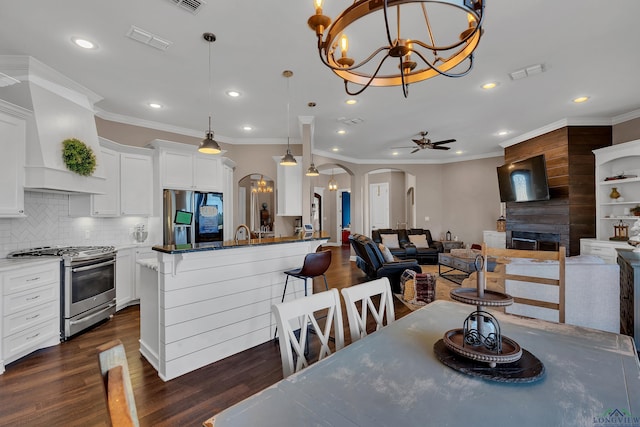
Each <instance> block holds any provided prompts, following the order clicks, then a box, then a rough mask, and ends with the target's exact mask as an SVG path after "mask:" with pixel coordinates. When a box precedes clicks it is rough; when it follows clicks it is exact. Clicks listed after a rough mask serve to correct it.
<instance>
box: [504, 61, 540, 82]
mask: <svg viewBox="0 0 640 427" xmlns="http://www.w3.org/2000/svg"><path fill="white" fill-rule="evenodd" d="M544 71H546V67H545V66H544V64H536V65H531V66H529V67H526V68H522V69H520V70H516V71H513V72H511V73H509V77H511V80H520V79H524V78H525V77H531V76H533V75H535V74H540V73H542V72H544Z"/></svg>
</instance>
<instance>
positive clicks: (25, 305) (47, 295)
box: [3, 282, 60, 316]
mask: <svg viewBox="0 0 640 427" xmlns="http://www.w3.org/2000/svg"><path fill="white" fill-rule="evenodd" d="M59 293H60V288H59V285H58V283H57V282H56V283H51V284H49V285H45V286H41V287H39V288H35V289H30V290H28V291H23V292H19V293H15V294H11V295H6V296H5V297H4V298H3V308H4V315H5V316H7V315H11V314H14V313H18V312H20V311H22V310H27V309H29V308H33V307H37V306H39V305H41V304H44V303H46V302H49V301H57V300H58V295H59Z"/></svg>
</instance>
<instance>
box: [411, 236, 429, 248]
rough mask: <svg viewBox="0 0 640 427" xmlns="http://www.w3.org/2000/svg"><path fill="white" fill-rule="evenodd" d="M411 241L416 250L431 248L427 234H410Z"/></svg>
mask: <svg viewBox="0 0 640 427" xmlns="http://www.w3.org/2000/svg"><path fill="white" fill-rule="evenodd" d="M409 241H410V242H411V243H413V244H414V245H415V247H416V248H428V247H429V242H427V235H426V234H409Z"/></svg>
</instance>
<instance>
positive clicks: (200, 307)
mask: <svg viewBox="0 0 640 427" xmlns="http://www.w3.org/2000/svg"><path fill="white" fill-rule="evenodd" d="M324 241H325V240H291V241H284V242H279V243H277V244H269V245H256V246H251V245H238V246H234V247H225V248H217V249H213V250H207V251H184V252H174V253H163V252H159V253H158V259H157V264H155V263H146V264H143V265H145V266H146V267H147V268H145V269H144V270H145V272H144V275H143V277H144V278H143V280H142V281H143V283H142V289H141V295H140V303H141V308H140V352H141V353H142V355H143V356H145V358H146V359H147V360H148V361H149V362H150V363H151V364H152V365H153V366H154V367H155V368H156V370H157V371H158V374H159V376H160V377H161V378H162V379H163V380H165V381H168V380H171V379H173V378H176V377H178V376H180V375H183V374H185V373H187V372H190V371H193V370H196V369H198V368H200V367H202V366H205V365H208V364H210V363H213V362H216V361H218V360H220V359H223V358H225V357H228V356H230V355H233V354H236V353H238V352H241V351H243V350H246V349H248V348H251V347H254V346H256V345H258V344H262V343H264V342H266V341H269V340H270V339H272V338H273V334H274V331H275V320H274V319H273V318H272V315H271V306H272V304H274V303H278V302H280V300H281V298H282V291H283V288H284V282H285V279H286V276H285V274H284V271H285V270H289V269H292V268H296V267H300V266H302V263H303V261H304V257H305V255H306V254H307V253H310V252H314V251H315V250H316V248H317V246H318V245H320V244H321V243H323V242H324ZM153 268H156V269H157V272H156V271H154V270H153ZM289 282H290V283H289V287H288V289H287V299H293V298H300V297H303V296H304V284H303V281H302V280H298V279H294V280H289ZM309 292H313V290H312V286H311V283H310V282H309Z"/></svg>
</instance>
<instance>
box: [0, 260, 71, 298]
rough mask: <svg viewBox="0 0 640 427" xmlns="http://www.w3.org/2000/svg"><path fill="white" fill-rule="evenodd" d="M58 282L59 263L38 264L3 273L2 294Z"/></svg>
mask: <svg viewBox="0 0 640 427" xmlns="http://www.w3.org/2000/svg"><path fill="white" fill-rule="evenodd" d="M51 282H56V283H59V282H60V264H48V265H39V266H36V267H28V268H23V269H20V270H15V271H9V272H7V273H5V274H4V295H10V294H13V293H16V292H20V291H23V290H27V289H33V288H34V287H37V286H42V285H45V284H47V283H51Z"/></svg>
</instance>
